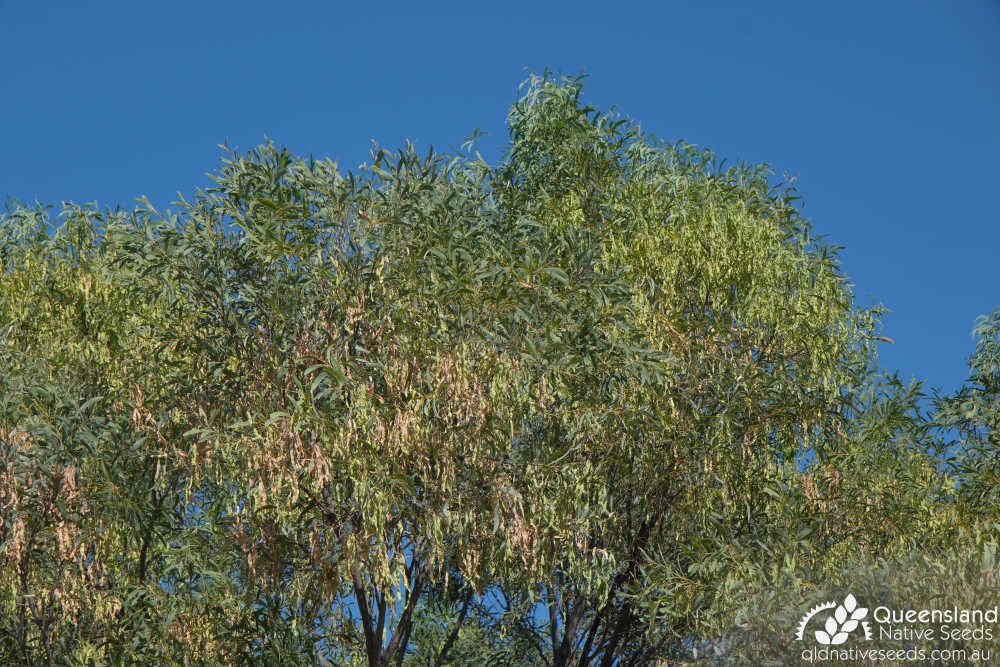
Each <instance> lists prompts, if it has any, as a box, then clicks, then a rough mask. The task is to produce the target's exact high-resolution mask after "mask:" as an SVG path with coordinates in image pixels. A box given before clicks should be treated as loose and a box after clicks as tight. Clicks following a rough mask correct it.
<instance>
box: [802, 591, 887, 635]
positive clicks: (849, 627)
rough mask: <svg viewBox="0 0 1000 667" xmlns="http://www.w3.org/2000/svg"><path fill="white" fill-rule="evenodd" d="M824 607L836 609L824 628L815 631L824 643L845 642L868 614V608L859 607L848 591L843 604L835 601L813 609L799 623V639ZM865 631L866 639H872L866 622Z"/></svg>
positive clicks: (814, 633)
mask: <svg viewBox="0 0 1000 667" xmlns="http://www.w3.org/2000/svg"><path fill="white" fill-rule="evenodd" d="M823 609H833V610H834V611H833V614H832V615H831V616H829V617H828V618H827V619H826V623H824V624H823V629H822V630H816V631H814V632H813V636H815V637H816V641H817V642H819V643H820V644H823V645H834V646H839V645H840V644H843V643H844V642H846V641H847V639H848V637H850V634H851V633H852V632H854V631H855V630H857V629H858V625H859V624H862V619H864V618H865V616H867V615H868V608H867V607H859V606H858V601H857V599H855V597H854V596H853V595H851V594H850V593H848V595H847V597H845V598H844V602H843V604H839V605H838V604H836V603H834V602H828V603H826V604H823V605H820V606H818V607H816V608H814V609H812V610H811V611H810V612H809V613H808V614H806V615H805V616H804V617H803V618H802V622H801V623H800V624H799V631H798V634H797V635H796V637H797V639H799V640H801V639H802V631H803V630H805V626H806V624H807V623H808V622H809V619H810V618H812V617H813V615H814V614H816V613H817V612H819V611H821V610H823ZM864 631H865V639H871V632H870V630H869V629H868V625H867V624H864Z"/></svg>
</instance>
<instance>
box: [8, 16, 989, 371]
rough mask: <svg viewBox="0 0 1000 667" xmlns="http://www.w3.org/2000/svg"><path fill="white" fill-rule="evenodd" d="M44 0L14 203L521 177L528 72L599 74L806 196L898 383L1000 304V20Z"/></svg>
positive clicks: (31, 29) (653, 128)
mask: <svg viewBox="0 0 1000 667" xmlns="http://www.w3.org/2000/svg"><path fill="white" fill-rule="evenodd" d="M363 6H364V5H363V3H350V5H348V4H347V3H333V2H328V3H319V2H316V3H297V2H283V3H259V4H258V3H254V2H243V3H227V2H199V3H193V2H187V1H186V0H185V1H175V2H170V3H156V4H155V5H154V4H153V3H136V2H131V3H123V2H122V3H118V2H102V3H93V2H73V3H58V2H44V3H41V2H40V3H26V2H20V3H15V2H10V1H6V0H0V63H2V65H0V128H3V129H2V130H0V132H2V134H0V137H2V142H0V158H2V159H0V195H10V196H14V197H17V198H19V199H21V200H22V201H28V202H31V201H34V200H36V199H37V200H41V201H45V202H53V203H58V202H59V201H61V200H74V201H78V202H89V201H97V202H99V203H100V204H101V205H117V204H120V205H123V206H127V207H131V206H132V205H133V204H134V203H135V198H136V197H137V196H139V195H143V194H145V195H148V196H149V197H150V199H151V200H152V201H153V202H154V203H156V204H158V205H161V204H166V203H168V202H170V201H171V200H173V199H174V198H175V193H176V192H178V191H181V192H182V193H184V194H190V193H191V192H192V191H193V190H194V189H195V188H196V187H199V186H201V187H203V186H206V185H208V184H209V181H208V179H207V178H206V176H205V174H206V172H209V171H212V170H214V169H215V166H216V164H217V160H218V157H219V155H220V151H219V149H218V147H217V144H219V143H221V142H223V141H224V140H228V141H229V143H230V145H232V146H237V147H239V148H250V147H252V146H253V145H255V144H257V143H260V142H261V141H262V140H264V138H265V137H270V138H272V139H273V140H274V141H275V142H276V143H279V144H283V145H285V146H288V147H289V148H290V149H292V150H293V151H295V152H298V153H303V154H307V153H313V154H314V155H316V156H322V157H326V156H329V157H333V158H334V159H337V160H339V162H340V164H341V166H342V167H344V168H353V167H355V166H356V165H357V164H358V163H360V162H362V161H364V160H365V159H366V158H367V156H368V151H369V149H370V147H371V141H372V140H373V139H374V140H376V141H377V142H378V143H379V144H380V145H381V146H384V147H388V148H392V147H396V146H398V145H400V144H401V143H402V142H403V141H404V140H405V139H406V138H410V139H412V140H414V141H415V142H416V143H417V145H418V147H419V148H423V149H426V148H427V147H429V146H431V145H433V146H435V147H436V148H439V149H445V150H447V149H449V148H451V147H457V146H458V145H459V144H460V143H461V141H462V139H463V138H464V137H465V136H467V135H468V134H469V133H470V132H471V131H472V130H473V129H474V128H476V127H482V128H483V129H485V130H486V131H487V132H489V135H488V136H487V137H486V138H485V139H484V140H483V141H482V142H481V144H480V148H481V150H483V152H484V156H485V157H486V158H487V159H488V160H491V161H493V160H495V159H496V157H497V156H498V155H499V152H500V148H501V146H502V144H503V142H504V140H505V138H506V137H505V134H504V126H503V121H504V117H505V115H506V112H507V107H508V106H509V104H510V103H511V102H512V101H513V100H514V99H515V95H516V87H517V84H518V83H519V82H520V81H521V80H522V79H523V78H524V76H525V70H526V69H530V70H533V71H541V70H543V69H544V68H545V67H550V68H552V69H554V70H557V71H563V72H566V73H570V74H576V73H579V72H581V71H584V72H586V73H587V74H589V75H590V80H589V83H588V85H587V88H586V90H585V97H586V101H587V102H588V103H590V104H592V105H594V106H597V107H601V108H607V107H609V106H611V105H616V106H617V107H618V108H619V110H620V111H621V112H622V113H624V114H625V115H627V116H629V117H631V118H633V119H635V120H638V121H641V122H642V124H643V127H644V128H645V129H647V130H648V131H650V132H652V133H654V134H656V135H658V136H659V137H661V138H663V139H667V140H674V139H684V140H687V141H689V142H692V143H695V144H698V145H701V146H706V147H708V148H711V149H712V150H714V151H715V152H716V153H717V154H719V155H720V156H723V157H727V158H728V159H729V160H731V161H732V160H746V161H753V162H760V161H766V162H769V163H770V164H771V165H772V166H773V167H774V169H775V171H776V172H777V173H778V174H779V175H780V174H783V173H787V174H789V175H792V176H795V177H797V179H798V181H797V185H798V187H799V190H800V193H801V194H802V195H803V197H804V213H805V215H806V216H807V217H809V218H810V219H811V220H812V221H813V224H814V225H815V227H816V228H817V230H818V231H819V232H821V233H824V234H827V235H828V236H829V237H830V239H831V240H832V241H834V242H836V243H838V244H840V245H843V246H845V250H844V251H843V252H842V259H843V263H844V267H845V270H846V272H847V273H848V275H849V276H850V277H851V279H852V282H853V283H854V284H855V292H856V294H857V297H858V300H859V303H861V304H862V305H867V304H870V303H872V302H882V303H884V304H885V305H886V306H888V307H889V308H890V309H892V311H893V314H891V315H889V316H888V317H887V318H886V327H885V334H886V335H888V336H890V337H892V338H893V339H895V341H896V342H895V344H894V345H886V346H883V348H882V353H881V354H882V360H883V363H884V365H885V366H886V367H888V368H890V369H897V370H899V371H901V373H902V374H903V375H904V376H905V377H911V376H916V377H918V378H922V379H926V380H927V381H928V382H929V383H930V384H931V385H934V386H940V387H943V388H945V389H951V388H953V387H955V386H956V385H957V384H958V383H959V382H961V380H962V379H963V378H964V377H965V374H966V373H965V359H966V357H967V356H968V354H969V353H970V352H971V351H972V345H973V341H972V339H971V338H970V335H969V331H970V330H971V328H972V325H973V322H974V320H975V318H976V316H977V315H979V314H981V313H985V312H987V311H989V310H992V309H993V308H995V307H1000V289H998V287H1000V281H998V280H997V277H998V270H997V264H998V263H997V262H996V260H995V258H996V256H997V255H998V254H1000V253H998V250H1000V225H998V223H1000V212H998V211H1000V197H998V194H1000V185H998V180H997V176H998V170H997V167H996V159H997V156H998V155H1000V127H998V123H1000V38H998V35H1000V0H963V1H962V2H943V1H939V2H934V3H930V2H917V1H908V2H879V3H861V2H836V3H829V2H828V3H803V2H760V3H747V2H729V3H703V2H694V1H691V2H657V3H652V2H650V3H646V4H632V3H625V2H620V3H600V4H588V3H586V2H565V3H543V2H532V3H517V2H513V3H512V2H507V3H503V4H500V3H472V2H463V3H453V4H451V3H427V4H421V3H405V4H404V3H400V4H393V3H385V2H383V3H376V4H373V5H370V6H371V7H373V8H372V9H362V7H363Z"/></svg>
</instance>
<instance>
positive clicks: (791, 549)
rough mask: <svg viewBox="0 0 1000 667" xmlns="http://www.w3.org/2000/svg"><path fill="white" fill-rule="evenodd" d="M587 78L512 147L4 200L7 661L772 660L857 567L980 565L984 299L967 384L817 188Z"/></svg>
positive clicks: (532, 103) (541, 91)
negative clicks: (827, 220) (818, 229)
mask: <svg viewBox="0 0 1000 667" xmlns="http://www.w3.org/2000/svg"><path fill="white" fill-rule="evenodd" d="M582 86H583V84H582V80H581V79H579V78H563V77H555V76H552V75H548V74H546V75H542V76H537V77H534V76H533V77H531V78H529V79H528V80H527V81H526V82H525V84H524V86H523V87H522V90H521V94H520V97H519V99H518V100H517V101H516V102H515V103H514V105H513V106H512V108H511V110H510V113H509V116H508V123H507V124H508V129H509V133H510V141H509V144H508V146H507V148H506V151H505V154H504V156H503V157H502V159H501V160H500V161H499V162H498V163H497V164H496V165H490V164H488V163H487V162H486V161H485V160H484V159H483V158H482V157H481V156H480V155H479V154H478V153H475V152H474V150H473V148H474V147H473V145H472V144H471V142H470V143H469V144H467V145H466V146H464V147H463V150H462V151H461V152H459V153H457V154H454V155H445V154H438V153H435V152H433V151H431V152H429V153H427V154H423V153H418V152H417V150H416V149H415V148H414V147H413V146H412V145H406V146H405V147H403V148H402V149H400V150H398V151H397V152H395V153H390V152H388V151H384V150H378V151H376V152H374V154H373V156H372V161H371V164H370V165H367V166H363V167H362V168H361V169H360V170H358V171H357V172H347V173H345V172H342V171H340V170H339V168H338V166H337V165H336V163H334V162H332V161H330V160H315V159H313V158H309V159H305V158H300V157H296V156H294V155H292V154H290V153H289V152H288V151H287V150H285V149H282V148H280V147H278V146H275V145H273V144H270V143H268V144H265V145H262V146H259V147H257V148H255V149H254V150H251V151H249V152H247V153H239V152H237V151H228V152H227V153H226V155H225V157H224V158H223V159H222V162H221V165H220V167H219V169H218V170H217V172H216V173H215V174H214V175H213V180H214V182H215V185H214V186H213V187H211V188H208V189H205V190H199V191H197V192H196V193H194V194H193V195H192V196H191V197H190V199H182V200H181V201H179V202H176V204H175V205H174V208H172V209H171V210H168V211H165V212H160V211H158V210H156V209H155V208H154V207H153V206H152V205H151V204H150V203H149V202H148V201H145V202H144V203H143V204H142V205H141V206H140V207H138V208H136V209H135V210H131V211H125V210H120V209H116V210H110V209H99V208H97V207H96V206H80V205H76V204H64V205H63V206H62V207H61V209H60V210H59V211H58V213H57V214H56V215H53V214H52V212H51V211H52V209H51V208H50V207H47V206H42V205H38V206H35V207H25V206H21V205H17V204H12V205H10V206H9V207H8V210H7V213H6V214H5V215H3V217H2V218H0V369H2V373H0V575H2V576H0V580H2V581H3V582H5V583H4V585H3V586H2V587H0V660H2V661H3V662H4V663H5V664H67V665H69V664H73V665H76V664H79V665H83V664H87V665H92V664H119V663H130V664H131V663H155V664H178V665H180V664H185V665H187V664H205V665H211V664H224V665H233V664H260V663H265V664H336V665H350V664H359V665H371V666H372V667H383V666H388V665H480V664H509V665H523V664H537V665H543V664H544V665H553V666H556V665H560V666H562V665H567V666H568V665H575V666H578V667H583V666H584V665H605V666H608V665H642V664H656V663H657V661H665V660H680V659H691V660H693V659H696V658H697V657H698V656H699V655H705V654H706V653H707V654H708V655H710V656H712V658H713V659H716V660H723V659H727V658H726V656H727V655H732V648H731V647H733V646H742V647H743V648H742V649H741V650H743V653H742V655H743V656H744V658H746V656H748V655H751V653H752V651H751V652H748V651H750V649H748V648H747V646H751V647H752V650H753V651H756V652H757V653H756V654H755V655H758V656H759V657H760V658H761V659H763V658H765V657H771V658H773V657H774V656H775V655H777V654H778V653H780V651H781V650H788V647H787V646H785V647H784V648H781V647H780V646H778V644H780V643H781V642H780V641H777V640H773V637H772V635H773V632H774V630H773V624H777V623H779V622H780V619H781V613H782V612H781V610H782V609H786V608H787V609H788V610H789V611H788V613H789V614H791V613H792V611H797V610H798V609H800V608H801V600H803V599H805V598H806V597H807V596H808V595H810V594H812V593H814V592H815V591H816V590H818V589H821V588H822V587H824V586H831V587H835V586H836V585H838V582H843V581H844V580H845V579H844V578H845V577H849V576H852V575H851V572H852V571H853V572H854V573H855V575H854V576H861V578H862V579H864V576H868V579H866V581H870V582H871V585H872V586H874V585H876V583H877V582H879V581H884V577H883V578H882V579H880V575H879V574H878V573H879V572H884V571H885V570H884V569H885V568H888V569H889V570H890V571H892V569H893V565H892V564H893V563H899V562H911V561H912V560H913V559H914V558H918V555H917V554H918V553H920V554H922V555H921V556H919V557H921V558H924V559H925V560H927V562H928V563H930V565H928V567H931V566H935V564H937V565H940V564H941V563H944V562H961V563H974V564H975V563H979V562H980V560H976V559H977V558H979V556H978V554H980V553H981V551H982V550H983V549H986V550H987V551H986V552H984V553H987V552H988V553H993V552H991V551H989V549H993V550H994V551H995V542H993V541H992V540H993V538H992V525H993V524H991V523H989V522H990V521H992V520H993V519H992V517H994V514H995V512H994V508H995V507H996V496H995V489H996V479H997V475H998V474H1000V473H998V470H997V468H996V466H995V451H996V448H997V446H998V444H1000V443H998V440H997V437H998V436H997V433H998V428H1000V426H998V424H1000V422H998V421H997V419H998V414H1000V411H998V399H997V392H998V389H1000V385H998V381H997V378H998V371H997V368H998V359H1000V355H998V347H997V331H998V324H997V317H996V316H995V315H994V316H993V317H992V318H986V319H984V320H983V321H982V322H981V323H980V325H979V326H978V327H977V330H976V331H977V335H978V336H979V340H980V343H979V346H978V347H977V350H976V353H975V355H974V357H973V359H972V362H971V376H970V380H969V382H968V384H967V386H966V387H965V388H963V389H962V390H961V391H960V392H958V393H957V394H956V395H954V396H937V397H936V398H935V399H934V400H933V401H930V399H929V398H928V397H927V396H925V395H924V392H923V390H922V388H921V386H920V385H919V384H910V385H907V384H905V383H902V382H900V381H899V380H898V379H897V378H895V377H891V376H885V375H884V374H882V373H881V372H880V370H879V368H878V362H877V353H876V348H875V345H876V342H877V341H879V340H885V339H882V338H881V336H880V334H879V327H880V324H879V317H880V315H881V314H882V312H883V311H882V308H881V307H880V306H875V307H861V306H859V305H858V304H857V303H856V301H855V299H854V297H853V294H852V292H851V290H850V286H849V283H848V282H847V278H846V277H845V276H844V275H843V273H842V271H841V268H840V264H839V260H838V256H837V247H836V246H833V245H830V244H829V243H827V242H825V241H824V240H823V238H822V237H821V236H819V235H817V234H816V233H815V232H814V230H813V229H812V226H811V225H810V223H809V222H808V221H807V220H806V219H805V218H804V217H803V216H802V215H801V212H800V209H799V206H798V196H797V194H796V192H795V191H794V189H793V188H792V187H791V186H790V185H788V184H783V183H777V182H776V181H775V179H774V178H773V175H772V174H771V172H770V171H769V170H768V169H767V167H766V166H765V165H747V164H735V165H730V166H726V165H725V164H724V163H722V162H720V161H719V160H717V159H716V157H715V156H714V155H713V154H712V153H710V152H709V151H707V150H704V149H701V148H698V147H695V146H692V145H689V144H685V143H665V142H662V141H660V140H658V139H656V138H655V137H653V136H651V135H649V134H647V133H644V132H643V131H642V130H641V129H640V127H639V125H638V124H636V123H634V122H631V121H629V120H627V119H623V118H621V117H619V116H618V115H616V114H615V113H611V112H601V111H599V110H596V109H593V108H591V107H589V106H586V105H585V104H583V102H582V101H581V91H582ZM928 405H930V406H931V407H930V408H928V407H927V406H928ZM991 545H992V546H991ZM921 550H922V551H921ZM907 559H909V560H907ZM928 559H929V560H928ZM935 559H936V560H935ZM949 559H951V560H949ZM931 561H933V562H931ZM984 562H985V561H984ZM990 566H991V567H992V563H991V564H990ZM969 567H972V566H969ZM976 567H978V565H976ZM866 568H867V569H866ZM878 568H883V570H879V569H878ZM911 569H912V568H911ZM914 571H915V570H914ZM976 571H977V572H978V570H976ZM858 572H861V573H869V574H867V575H864V576H862V575H857V573H858ZM970 576H971V575H970ZM911 583H912V582H911ZM907 585H909V584H907ZM900 586H903V584H902V583H901V584H900ZM907 590H910V589H907ZM977 592H978V589H974V590H972V591H971V592H969V593H968V594H969V595H973V594H977ZM928 594H931V593H928ZM796 605H798V606H796ZM765 609H767V610H770V611H769V612H768V614H769V615H768V617H767V619H766V620H767V622H766V623H759V622H758V621H760V620H761V614H757V615H755V610H758V611H759V610H765ZM793 615H794V614H793ZM769 624H772V625H769ZM793 624H794V623H793ZM727 651H729V653H727ZM775 652H778V653H775ZM734 659H735V658H734ZM754 659H757V658H754Z"/></svg>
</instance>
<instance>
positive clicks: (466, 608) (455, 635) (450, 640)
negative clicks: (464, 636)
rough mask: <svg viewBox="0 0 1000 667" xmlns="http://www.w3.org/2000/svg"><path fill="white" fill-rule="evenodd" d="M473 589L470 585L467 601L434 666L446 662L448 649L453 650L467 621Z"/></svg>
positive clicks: (437, 666)
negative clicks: (453, 645) (464, 622)
mask: <svg viewBox="0 0 1000 667" xmlns="http://www.w3.org/2000/svg"><path fill="white" fill-rule="evenodd" d="M472 593H473V589H472V588H471V587H470V588H469V592H468V593H466V594H465V602H463V603H462V611H460V612H459V613H458V618H457V619H456V620H455V623H454V625H452V627H451V632H449V633H448V638H447V639H446V640H445V642H444V646H442V647H441V652H440V653H438V657H437V660H435V661H434V667H441V665H442V664H444V658H445V656H446V655H448V651H450V650H451V646H452V644H454V643H455V639H456V638H458V631H459V629H460V628H461V627H462V623H463V621H465V615H466V613H468V611H469V603H470V602H472Z"/></svg>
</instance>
